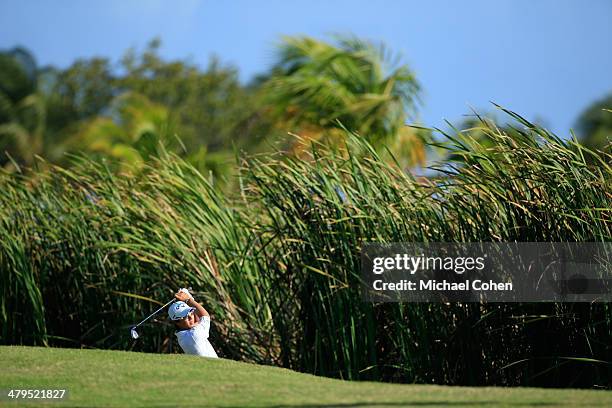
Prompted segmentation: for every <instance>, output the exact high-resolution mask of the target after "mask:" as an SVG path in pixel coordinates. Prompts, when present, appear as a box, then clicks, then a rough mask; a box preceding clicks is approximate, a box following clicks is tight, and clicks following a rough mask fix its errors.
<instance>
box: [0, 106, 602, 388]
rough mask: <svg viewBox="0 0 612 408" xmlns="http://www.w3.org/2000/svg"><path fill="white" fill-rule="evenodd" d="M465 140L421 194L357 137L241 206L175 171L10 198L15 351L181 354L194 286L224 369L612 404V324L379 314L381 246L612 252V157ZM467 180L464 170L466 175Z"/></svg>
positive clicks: (568, 315) (585, 308) (478, 311)
mask: <svg viewBox="0 0 612 408" xmlns="http://www.w3.org/2000/svg"><path fill="white" fill-rule="evenodd" d="M506 113H507V114H508V115H510V116H511V117H512V118H514V119H515V122H514V125H513V127H512V128H510V127H509V128H506V129H504V128H500V127H496V126H494V125H492V124H491V123H490V122H488V121H482V122H481V127H480V129H478V134H485V135H486V138H485V139H486V143H484V142H482V140H483V139H482V138H480V137H475V136H474V134H475V133H474V132H472V131H470V132H457V133H449V134H447V135H446V136H445V141H444V142H443V143H440V144H439V147H440V148H442V149H446V150H447V151H449V152H452V153H453V154H452V156H453V157H454V160H455V161H454V162H451V163H444V164H443V165H442V166H441V167H440V169H439V175H438V176H437V177H430V178H424V177H419V178H417V177H414V176H412V175H411V174H410V173H407V172H405V171H402V170H401V169H400V168H399V167H398V166H397V165H395V164H393V163H390V162H389V161H388V160H383V159H381V158H380V156H379V154H378V153H377V151H376V150H375V149H374V148H372V146H371V145H370V144H369V143H368V142H367V141H365V140H364V139H363V138H360V137H358V136H355V135H350V134H348V133H347V136H346V137H345V140H344V143H343V144H340V145H335V147H334V146H331V147H330V146H329V145H322V144H317V143H315V144H313V145H312V147H311V148H310V149H309V150H308V156H307V157H300V158H297V157H291V156H285V155H275V154H271V155H266V156H254V157H245V158H243V159H242V160H241V162H240V164H241V170H240V173H239V179H238V182H237V184H238V185H239V186H240V188H239V189H238V190H237V191H236V193H235V194H221V193H220V192H219V190H218V189H216V188H215V186H214V184H213V182H211V180H210V179H209V177H208V176H207V175H204V174H202V173H201V172H200V171H198V170H197V169H196V168H195V167H193V166H192V165H190V164H189V163H188V162H186V161H184V160H183V159H181V158H180V157H177V156H176V155H172V154H164V153H163V151H162V154H160V155H159V157H158V158H151V160H150V161H149V162H148V163H147V164H144V165H143V166H142V167H139V169H138V171H137V172H134V173H130V172H129V170H128V169H124V170H123V173H118V174H117V173H113V172H111V171H109V169H108V168H107V167H106V166H105V165H104V164H103V163H100V162H97V161H91V160H81V161H80V162H78V163H75V164H74V165H73V166H72V167H70V168H63V167H57V166H52V167H50V168H49V170H48V171H40V172H33V173H32V174H21V173H3V174H2V176H1V179H0V185H1V186H2V188H1V189H0V242H1V246H0V267H1V268H2V269H1V270H0V282H1V285H0V287H1V288H2V292H1V293H0V312H1V314H0V326H1V327H2V333H1V335H2V338H1V342H2V343H5V344H7V343H9V344H14V343H17V344H32V345H42V344H47V345H63V346H77V347H98V348H112V349H126V348H127V349H134V350H143V351H171V350H173V347H176V345H174V344H173V335H172V329H171V327H169V326H168V325H167V323H165V322H164V321H163V319H161V320H160V321H159V322H157V323H156V324H153V325H151V326H149V327H148V328H145V329H144V333H143V336H142V338H141V339H139V340H138V341H137V342H133V341H132V340H131V338H130V337H129V335H128V330H127V328H128V327H129V325H130V324H131V323H133V322H135V321H138V320H139V318H141V316H143V315H146V314H147V313H149V312H150V311H152V310H154V309H155V308H156V307H158V302H164V301H165V300H166V299H168V298H169V297H170V296H171V292H170V289H171V288H176V287H179V286H183V285H187V284H189V285H191V286H193V288H194V291H195V292H196V295H197V296H198V297H199V298H201V299H202V300H203V302H204V304H205V305H206V306H207V307H208V308H209V309H210V312H211V314H212V315H213V316H214V339H213V343H214V345H215V346H216V347H217V348H218V349H219V350H220V353H221V354H222V355H223V356H226V357H229V358H234V359H241V360H245V361H253V362H259V363H266V364H276V365H280V366H284V367H288V368H293V369H296V370H299V371H305V372H311V373H315V374H320V375H325V376H332V377H340V378H345V379H378V380H386V381H398V382H413V381H414V382H426V383H439V384H464V385H468V384H472V385H476V384H478V385H482V384H499V385H543V386H575V387H576V386H589V387H591V386H596V385H599V386H606V385H607V384H609V383H610V381H611V380H612V376H611V369H610V361H611V360H612V355H611V354H612V346H611V345H612V308H611V307H610V305H609V304H487V305H483V304H460V303H459V304H372V303H364V302H361V298H360V293H359V287H358V283H359V251H360V248H361V246H362V245H363V243H364V242H391V241H408V242H410V241H419V242H421V241H431V242H453V241H458V242H466V241H599V242H603V241H605V242H609V241H610V240H611V238H612V223H611V222H610V221H611V217H612V214H611V211H610V208H612V205H611V201H612V188H611V186H612V183H611V182H610V179H611V177H612V169H611V167H610V165H609V163H610V159H611V156H610V155H609V154H606V153H603V154H599V155H595V154H592V153H591V152H590V151H588V150H586V149H585V148H584V147H582V145H580V144H579V143H577V142H576V141H574V140H568V141H566V140H562V139H560V138H558V137H556V136H555V135H553V134H550V133H549V132H548V131H546V130H545V129H543V128H541V127H539V126H536V125H533V124H531V123H529V122H527V121H526V120H524V119H522V118H521V117H519V116H518V115H515V114H513V113H511V112H506ZM453 163H454V164H453Z"/></svg>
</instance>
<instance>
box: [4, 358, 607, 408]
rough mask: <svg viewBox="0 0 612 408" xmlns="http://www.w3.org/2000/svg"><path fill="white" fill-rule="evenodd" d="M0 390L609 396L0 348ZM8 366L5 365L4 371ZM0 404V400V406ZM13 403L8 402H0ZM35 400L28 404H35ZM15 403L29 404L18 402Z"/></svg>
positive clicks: (287, 398)
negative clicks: (358, 379)
mask: <svg viewBox="0 0 612 408" xmlns="http://www.w3.org/2000/svg"><path fill="white" fill-rule="evenodd" d="M0 361H2V363H3V367H4V369H3V370H1V371H0V389H8V388H21V389H24V388H39V389H40V388H62V389H67V390H68V392H69V397H68V399H67V400H65V401H62V402H54V403H52V405H53V406H55V404H56V403H57V406H74V407H76V406H88V407H122V406H130V407H164V406H194V407H245V408H246V407H323V406H334V407H397V406H402V407H404V406H426V407H430V406H431V407H443V406H460V407H480V406H496V407H529V406H551V407H594V406H610V404H612V392H610V391H601V390H600V391H596V390H573V389H566V390H556V389H538V388H496V387H482V388H469V387H446V386H432V385H393V384H383V383H374V382H347V381H340V380H332V379H327V378H321V377H315V376H312V375H308V374H301V373H296V372H293V371H290V370H286V369H280V368H276V367H265V366H258V365H254V364H245V363H239V362H235V361H230V360H212V359H206V358H199V357H194V356H185V355H156V354H144V353H133V352H120V351H102V350H74V349H53V348H38V347H0ZM9 367H10V368H9ZM0 404H1V403H0ZM4 404H5V405H6V406H14V405H15V404H14V403H8V402H5V403H4ZM40 405H41V404H40V402H36V403H32V404H30V405H29V406H40ZM19 406H28V404H24V403H22V402H20V403H19Z"/></svg>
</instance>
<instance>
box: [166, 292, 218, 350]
mask: <svg viewBox="0 0 612 408" xmlns="http://www.w3.org/2000/svg"><path fill="white" fill-rule="evenodd" d="M174 297H175V298H176V299H177V301H176V302H174V303H173V304H171V305H170V308H169V309H168V316H170V320H172V321H173V322H174V325H175V326H176V333H175V334H176V337H177V338H178V342H179V345H180V346H181V348H182V349H183V351H184V352H185V354H194V355H196V356H202V357H212V358H219V357H218V356H217V353H215V349H213V347H212V345H211V344H210V342H209V341H208V333H209V331H210V315H209V314H208V312H207V311H206V309H204V308H203V307H202V305H200V304H199V303H198V302H196V301H195V299H194V298H193V296H191V293H189V291H188V290H187V289H184V288H183V289H180V290H179V291H178V292H177V293H176V294H175V295H174Z"/></svg>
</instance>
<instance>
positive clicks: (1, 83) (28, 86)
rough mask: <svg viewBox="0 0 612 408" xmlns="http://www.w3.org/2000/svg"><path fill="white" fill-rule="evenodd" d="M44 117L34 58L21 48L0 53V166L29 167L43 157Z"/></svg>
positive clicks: (43, 106) (42, 99) (43, 105)
mask: <svg viewBox="0 0 612 408" xmlns="http://www.w3.org/2000/svg"><path fill="white" fill-rule="evenodd" d="M45 113H46V112H45V101H44V98H43V97H42V96H41V95H40V94H39V93H38V69H37V66H36V61H35V60H34V57H33V56H32V55H31V54H30V53H29V52H28V51H27V50H25V49H23V48H14V49H12V50H10V51H8V52H3V53H0V152H1V153H2V154H0V166H2V167H5V168H6V167H8V168H10V167H13V166H14V165H15V164H16V165H18V166H19V165H22V164H25V165H30V164H32V162H33V160H34V155H36V154H42V152H43V149H44V140H43V136H44V131H45V122H46V121H45V116H46V115H45ZM5 153H8V154H5ZM11 158H12V160H11Z"/></svg>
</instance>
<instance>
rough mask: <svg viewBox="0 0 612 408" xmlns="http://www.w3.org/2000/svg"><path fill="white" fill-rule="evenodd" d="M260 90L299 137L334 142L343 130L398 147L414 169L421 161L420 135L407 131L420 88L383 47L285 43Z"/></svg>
mask: <svg viewBox="0 0 612 408" xmlns="http://www.w3.org/2000/svg"><path fill="white" fill-rule="evenodd" d="M263 89H264V92H265V95H266V100H267V102H268V103H269V105H270V106H272V110H273V111H274V113H276V114H277V115H279V117H280V118H282V121H281V125H282V126H284V127H285V128H287V127H292V128H297V129H298V133H300V136H303V137H306V138H307V139H319V140H321V139H327V140H332V141H333V140H337V138H338V137H341V136H340V135H343V134H344V132H343V131H341V130H340V124H341V126H344V127H346V128H347V129H348V130H351V131H354V132H356V133H358V134H359V135H361V136H362V137H364V138H366V139H367V140H368V141H369V142H370V143H372V144H373V145H374V146H375V147H378V148H380V147H382V146H383V145H388V146H395V145H398V146H399V148H400V149H399V150H400V151H403V152H408V153H409V154H408V156H406V157H410V161H411V162H412V164H414V163H415V162H423V161H424V154H423V151H424V144H423V140H422V134H421V133H419V132H417V131H415V130H414V129H412V128H408V127H407V126H405V121H406V119H408V118H410V117H411V116H413V115H414V113H415V111H416V106H417V103H418V94H419V90H420V87H419V84H418V82H417V81H416V79H415V76H414V74H413V73H412V71H411V70H410V69H409V68H408V67H407V66H405V65H398V63H397V59H393V58H392V56H391V55H390V54H389V53H388V52H387V50H386V49H385V47H384V46H382V45H380V46H376V45H375V44H373V43H371V42H367V41H362V40H360V39H357V38H355V37H338V38H337V39H336V43H335V44H329V43H326V42H323V41H320V40H316V39H314V38H311V37H285V38H284V42H283V43H282V44H281V45H280V47H279V50H278V62H277V63H276V64H275V66H274V67H273V68H272V70H271V74H270V77H269V79H268V80H267V81H266V82H265V83H264V87H263ZM411 150H412V152H411Z"/></svg>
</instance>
